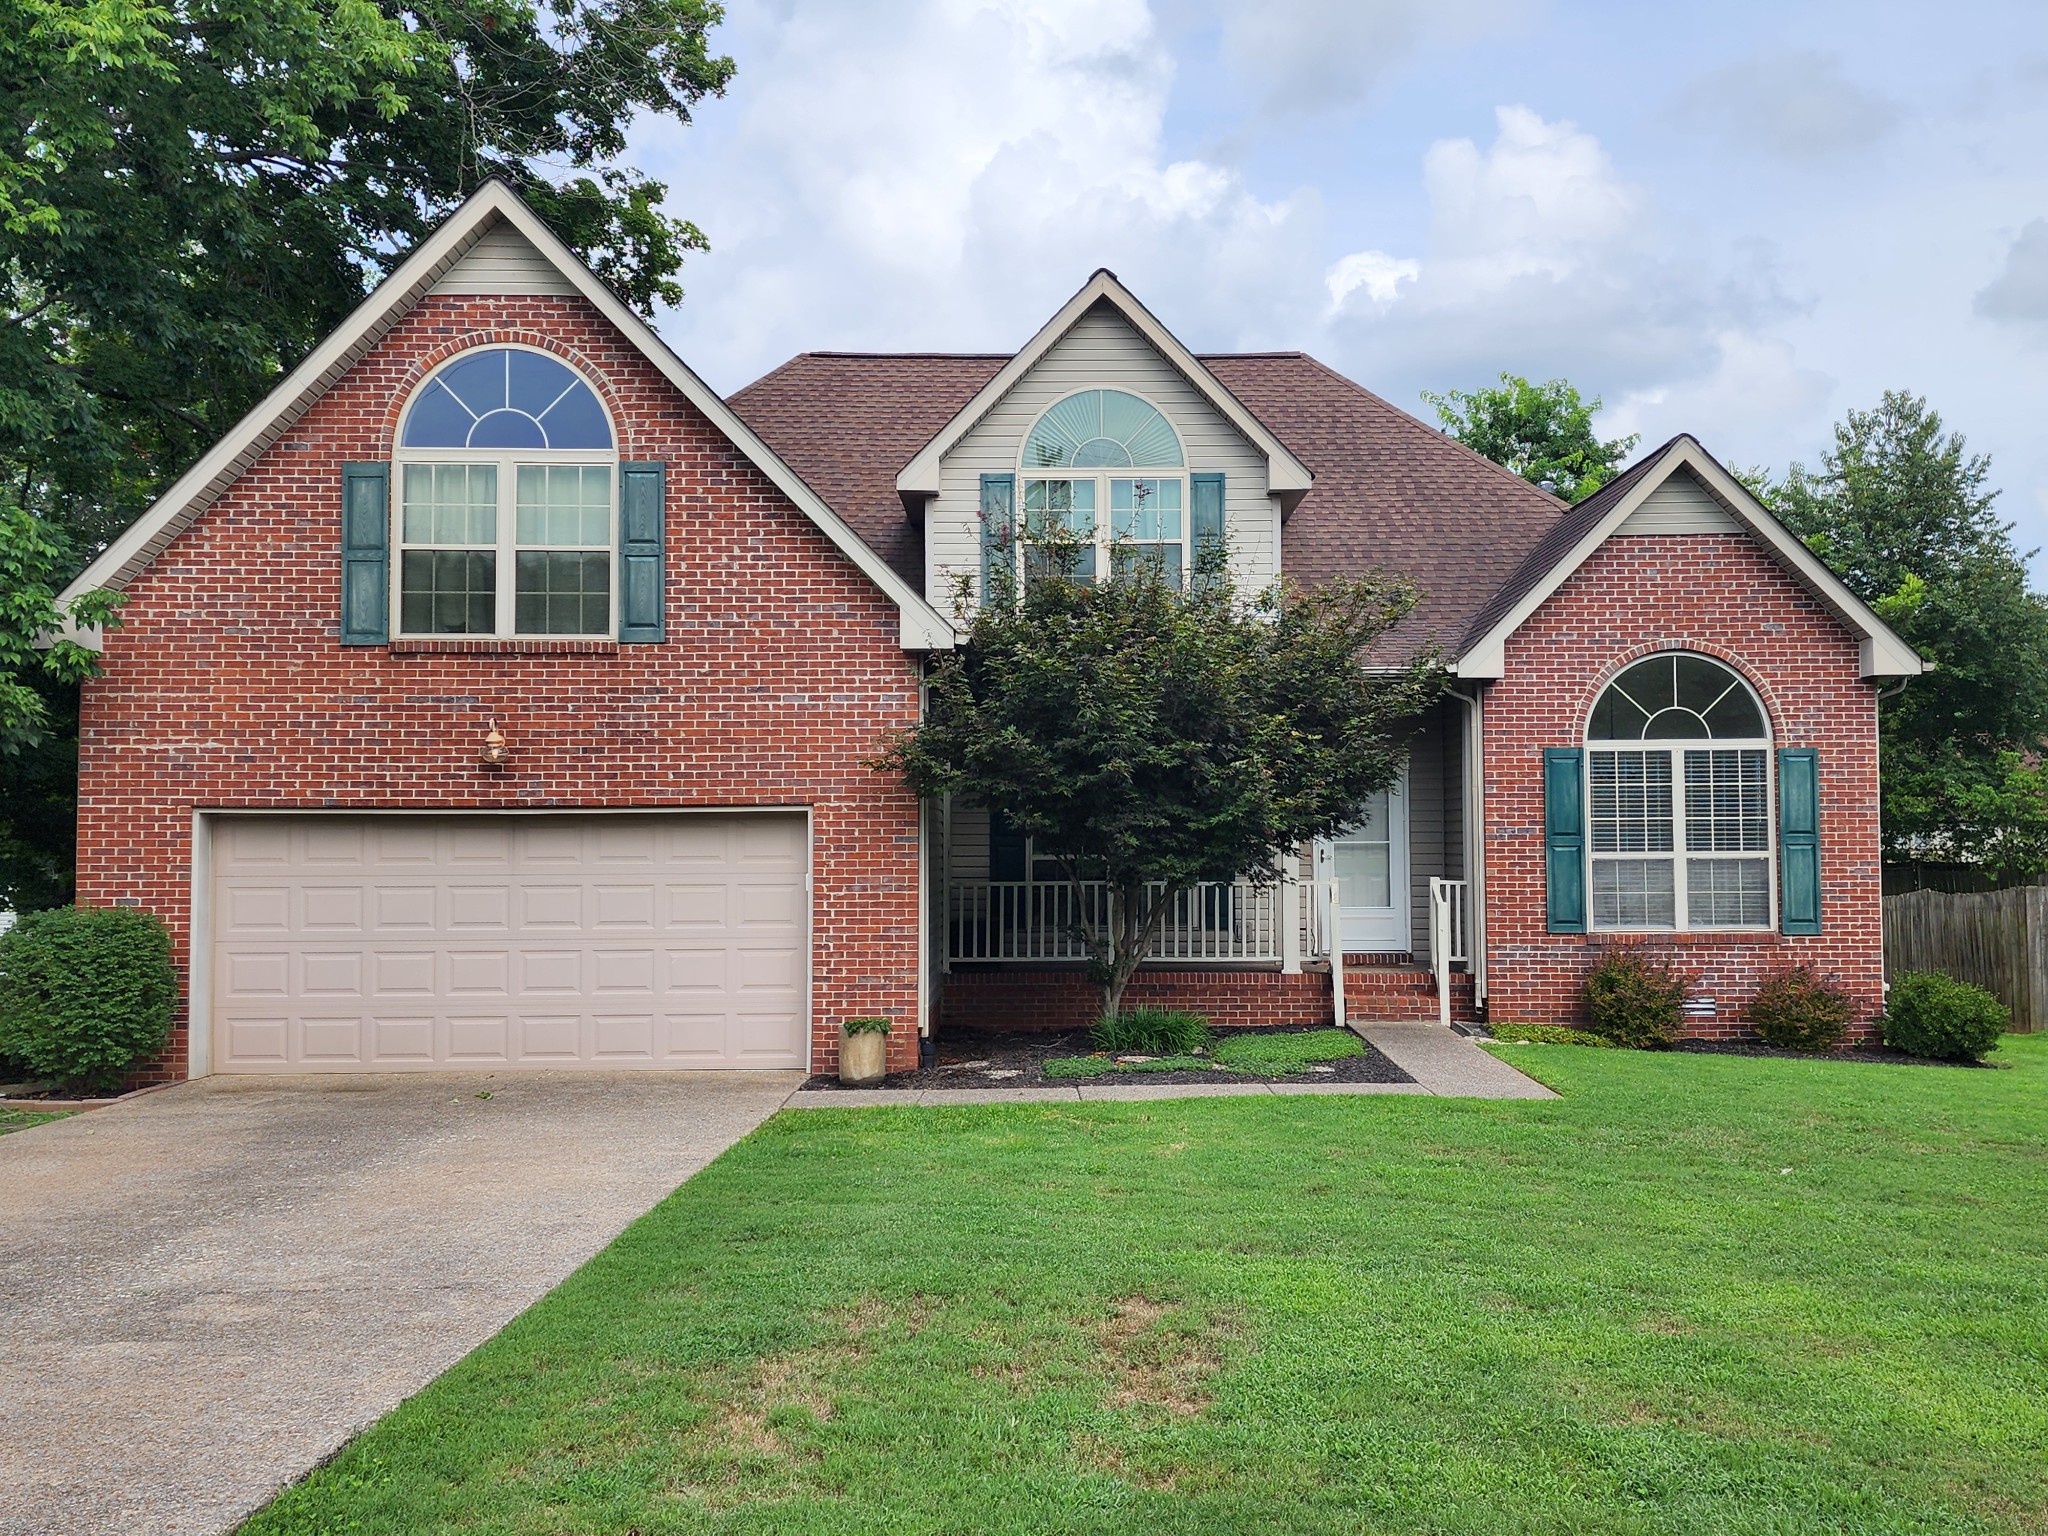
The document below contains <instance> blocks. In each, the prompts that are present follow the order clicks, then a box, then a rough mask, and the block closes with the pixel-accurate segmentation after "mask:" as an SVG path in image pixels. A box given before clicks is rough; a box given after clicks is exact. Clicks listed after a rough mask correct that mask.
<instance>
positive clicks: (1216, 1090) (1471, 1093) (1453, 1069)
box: [789, 1024, 1557, 1109]
mask: <svg viewBox="0 0 2048 1536" xmlns="http://www.w3.org/2000/svg"><path fill="white" fill-rule="evenodd" d="M1355 1027H1356V1028H1357V1030H1358V1032H1359V1034H1361V1035H1363V1036H1364V1037H1365V1038H1366V1040H1367V1041H1369V1042H1370V1043H1371V1044H1372V1045H1374V1046H1375V1047H1377V1048H1378V1049H1379V1051H1380V1053H1381V1054H1382V1055H1384V1056H1385V1057H1386V1058H1387V1059H1388V1060H1389V1061H1391V1062H1393V1064H1394V1065H1395V1066H1397V1067H1399V1068H1400V1069H1401V1070H1402V1071H1403V1072H1406V1073H1407V1074H1408V1075H1409V1076H1410V1077H1412V1078H1414V1079H1415V1081H1414V1082H1412V1083H1156V1084H1153V1083H1144V1082H1128V1081H1126V1082H1118V1083H1079V1084H1075V1085H1073V1086H1066V1085H1062V1086H1060V1087H1057V1088H922V1089H916V1090H910V1089H902V1088H806V1089H802V1090H800V1091H798V1092H796V1093H793V1094H791V1095H790V1096H789V1107H790V1108H791V1109H859V1108H861V1107H863V1106H867V1107H873V1106H878V1105H888V1104H893V1105H895V1106H896V1107H897V1108H898V1109H904V1108H908V1107H910V1106H912V1105H918V1106H920V1107H933V1106H943V1105H947V1104H1046V1103H1069V1104H1075V1103H1082V1104H1085V1103H1088V1102H1090V1101H1093V1100H1110V1101H1117V1102H1128V1101H1131V1100H1140V1099H1220V1098H1235V1097H1239V1096H1241V1095H1245V1094H1253V1095H1257V1094H1278V1095H1282V1096H1286V1095H1294V1094H1314V1095H1317V1096H1322V1095H1330V1094H1368V1093H1410V1094H1417V1093H1419V1094H1434V1095H1436V1096H1437V1097H1439V1098H1455V1099H1554V1098H1556V1097H1557V1095H1556V1094H1554V1093H1552V1092H1551V1091H1550V1090H1549V1089H1548V1088H1546V1087H1544V1086H1543V1085H1542V1084H1541V1083H1539V1082H1537V1081H1536V1080H1535V1079H1534V1078H1531V1077H1525V1076H1523V1075H1522V1074H1521V1073H1520V1072H1517V1071H1516V1070H1515V1069H1514V1068H1513V1067H1511V1066H1509V1065H1508V1064H1507V1063H1506V1062H1504V1061H1502V1060H1501V1059H1500V1058H1499V1057H1498V1056H1495V1055H1493V1054H1492V1053H1490V1052H1488V1051H1485V1050H1482V1049H1480V1047H1479V1046H1477V1045H1475V1044H1474V1043H1473V1042H1472V1041H1471V1040H1470V1039H1469V1038H1468V1037H1466V1036H1464V1035H1460V1034H1457V1033H1455V1032H1453V1031H1451V1030H1448V1029H1445V1028H1443V1027H1442V1026H1441V1025H1438V1024H1359V1025H1357V1026H1355Z"/></svg>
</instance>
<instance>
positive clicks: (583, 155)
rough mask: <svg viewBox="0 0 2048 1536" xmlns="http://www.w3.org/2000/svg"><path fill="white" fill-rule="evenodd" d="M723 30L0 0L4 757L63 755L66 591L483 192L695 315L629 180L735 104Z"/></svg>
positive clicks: (3, 859)
mask: <svg viewBox="0 0 2048 1536" xmlns="http://www.w3.org/2000/svg"><path fill="white" fill-rule="evenodd" d="M721 16H722V11H721V9H720V7H719V6H718V5H717V4H716V3H714V0H261V3H257V4H249V3H245V0H0V101H4V102H5V103H6V106H7V113H6V115H7V120H8V123H9V125H10V126H11V128H12V130H13V131H12V132H11V133H9V134H5V135H0V282H4V284H5V287H6V290H7V307H8V314H7V319H6V322H5V323H4V324H0V535H4V537H5V538H6V540H7V541H8V546H7V550H6V555H7V559H6V565H5V568H4V570H0V582H4V585H0V751H4V752H10V753H14V754H19V753H21V752H24V751H27V752H37V753H43V754H45V757H46V759H47V758H48V754H49V753H50V752H53V751H54V752H55V753H56V754H57V757H59V758H61V756H62V752H63V749H64V744H63V743H62V742H55V743H52V742H49V741H48V740H46V739H44V736H43V734H42V733H46V732H48V731H50V730H53V729H56V728H59V727H60V726H61V724H62V720H63V718H64V713H65V708H66V705H65V701H64V699H63V698H62V697H60V696H52V695H51V693H50V687H49V685H50V684H51V683H52V682H55V683H56V684H58V685H59V686H58V690H57V693H58V695H61V693H62V691H63V687H62V685H63V683H64V679H65V674H66V673H67V671H68V672H69V673H70V675H71V677H72V679H73V680H74V681H75V677H76V674H77V672H78V670H80V662H81V659H82V660H83V661H84V662H86V663H89V661H90V657H89V656H84V657H83V658H81V655H80V654H79V653H75V652H66V651H61V650H60V651H59V652H57V653H54V654H52V653H43V654H42V655H40V656H39V655H38V653H36V652H35V651H34V649H33V643H34V641H35V639H36V636H37V634H38V633H39V631H40V630H42V629H44V628H47V627H48V626H49V624H50V623H51V621H52V619H53V617H54V616H53V614H52V613H51V612H50V610H49V598H50V595H51V593H52V592H54V591H55V590H59V589H61V588H62V586H63V585H64V584H65V582H66V581H68V580H69V579H70V578H71V577H72V576H73V575H75V574H76V573H77V571H78V570H79V569H81V568H82V567H83V566H84V564H85V562H86V561H87V560H88V559H90V558H91V556H92V555H93V554H94V553H95V552H96V551H97V550H98V549H100V548H101V547H103V546H104V545H105V544H106V542H107V541H108V540H109V539H110V538H112V537H113V536H114V535H115V534H116V533H118V532H119V531H120V530H121V529H122V528H124V527H125V526H127V524H128V523H129V522H131V521H132V520H133V519H134V517H135V516H136V514H137V513H138V512H140V510H141V509H142V508H143V507H144V506H146V505H147V504H148V503H149V502H150V501H151V500H152V499H153V498H154V497H155V496H156V495H157V494H158V493H160V492H161V491H162V490H163V489H164V488H165V487H166V486H167V485H168V484H169V483H170V482H171V481H172V480H173V479H175V478H176V477H177V476H178V475H179V474H181V473H182V472H183V471H184V470H185V469H186V468H187V467H188V466H189V465H190V464H191V463H192V462H193V461H194V460H195V459H196V458H197V457H198V456H199V455H200V454H201V453H202V452H204V451H205V449H206V448H207V447H208V446H210V445H211V444H212V443H213V442H214V441H215V440H216V439H217V438H219V437H220V436H221V435H222V434H223V433H224V432H226V430H227V429H228V428H229V427H230V426H231V425H233V423H234V422H235V421H236V420H237V419H239V418H240V417H241V416H242V415H243V414H244V413H245V412H247V411H248V409H249V408H250V407H251V406H253V405H254V404H255V403H256V402H257V401H258V400H260V399H261V398H262V397H263V395H264V394H265V393H266V392H267V391H268V390H269V389H270V388H271V387H272V386H273V385H274V384H275V383H276V382H277V379H278V377H279V376H280V375H281V374H282V373H283V372H284V370H286V369H287V368H289V367H291V366H292V365H293V364H295V363H296V362H297V361H298V360H299V359H300V358H301V357H303V356H304V355H305V354H306V353H307V352H309V351H310V350H311V349H312V348H313V347H314V346H315V345H317V344H318V342H319V341H320V339H321V338H322V337H324V336H325V335H326V334H327V333H329V332H330V331H332V330H333V329H334V328H335V327H336V326H337V325H339V324H340V322H341V321H342V320H343V319H344V318H345V317H346V316H347V315H348V313H349V312H350V311H351V310H352V309H354V308H355V306H356V305H357V304H358V303H360V302H361V301H362V298H363V296H364V294H365V293H366V292H367V291H368V290H369V288H370V287H372V286H373V285H374V284H375V283H376V282H377V281H378V279H380V278H381V277H382V276H383V275H384V274H385V273H387V272H388V271H390V270H391V268H392V267H394V266H395V265H397V263H398V262H399V261H400V260H402V259H403V257H404V256H405V254H406V253H407V252H408V251H409V250H410V249H411V248H412V247H413V246H414V245H416V244H417V243H418V241H419V240H420V239H421V237H422V236H423V235H424V234H425V233H426V232H427V231H428V230H429V229H430V228H431V227H432V226H433V225H434V224H435V223H436V222H437V221H438V220H440V219H441V218H442V217H443V216H444V215H445V214H446V213H447V212H448V211H449V210H451V209H452V208H453V207H454V206H455V205H456V204H457V203H458V202H460V201H461V199H462V198H463V197H465V196H467V195H468V194H469V193H470V192H471V191H473V190H474V189H475V188H476V187H477V186H478V185H479V184H480V183H481V182H483V181H484V180H486V179H488V178H490V177H492V176H501V177H504V178H505V179H507V180H508V181H510V182H511V183H513V184H514V185H515V186H516V187H518V188H519V190H520V192H521V193H522V195H523V196H525V197H526V198H527V199H528V200H529V201H530V202H532V203H533V204H534V206H535V207H536V208H537V209H538V210H539V211H540V213H541V214H542V215H543V216H544V217H545V218H547V220H548V221H549V223H550V224H551V225H552V226H553V227H554V229H555V230H556V231H557V232H558V233H559V234H560V235H561V236H562V237H563V239H564V240H566V241H567V242H568V244H569V245H570V246H571V247H572V248H573V249H575V250H576V251H577V252H579V253H580V254H581V255H582V256H583V257H584V258H585V259H586V260H588V261H589V262H590V263H591V265H592V266H593V267H594V268H595V270H596V271H597V272H598V274H599V275H600V276H602V277H603V278H605V279H606V281H608V282H609V283H610V284H611V285H612V286H613V287H614V288H615V289H617V290H618V291H619V293H620V294H621V295H622V296H623V297H625V298H626V299H627V301H628V302H630V303H632V304H633V305H634V306H636V307H637V308H639V309H641V310H642V311H648V310H650V309H651V308H652V307H653V306H654V305H655V304H656V303H660V302H667V303H674V302H676V301H677V300H679V299H680V297H681V289H680V288H679V286H678V285H677V282H676V274H677V273H678V271H679V270H680V268H681V265H682V262H683V259H684V257H685V255H686V254H687V253H688V252H690V251H692V250H697V249H701V248H702V247H703V245H704V239H703V236H702V235H701V233H699V231H698V230H697V229H696V227H695V226H694V225H692V224H690V223H688V222H687V221H686V220H682V219H678V218H675V217H673V216H671V215H670V214H668V213H666V212H664V211H663V207H662V204H663V199H664V197H665V195H666V189H665V188H664V187H663V186H662V185H661V184H660V183H659V182H656V181H653V180H650V179H648V178H647V177H645V176H644V175H641V174H640V173H639V172H637V171H635V170H633V169H631V168H629V167H623V166H620V165H618V164H617V163H616V161H617V157H618V156H619V155H620V154H621V153H622V152H623V150H624V147H625V136H626V131H627V128H628V127H629V125H630V124H631V123H632V122H633V121H634V120H635V119H636V118H637V117H638V116H639V115H640V114H642V113H656V114H665V115H668V116H670V117H674V118H676V119H679V120H682V121H687V120H688V118H689V115H690V108H691V107H692V105H693V104H695V103H696V102H697V101H699V100H700V99H701V98H702V97H704V96H705V95H707V94H717V93H720V92H722V91H723V90H724V88H725V85H726V82H727V81H728V79H729V78H730V77H731V74H732V70H733V65H732V61H731V60H730V59H726V58H720V57H714V56H713V55H712V54H711V53H710V51H709V49H708V47H707V43H706V38H707V34H708V31H709V29H710V28H711V27H712V26H713V25H715V24H716V23H717V22H718V20H719V19H720V18H721ZM17 541H25V542H21V543H18V542H17ZM22 732H26V734H25V735H24V734H21V733H22ZM52 760H53V759H52ZM0 766H4V767H5V768H6V771H8V772H9V773H12V772H13V771H14V769H15V766H16V765H15V764H13V763H11V762H10V763H5V764H4V765H0ZM46 766H47V762H46ZM12 787H13V786H11V785H10V788H12ZM14 798H15V797H13V796H12V795H10V796H8V797H7V799H6V800H5V801H0V891H20V890H22V889H25V888H27V887H25V886H23V885H22V884H21V883H19V882H18V881H17V880H16V879H15V874H17V873H19V872H20V871H19V870H17V869H16V868H15V867H14V866H15V855H16V853H17V852H18V851H19V850H22V849H24V848H27V849H28V850H29V851H30V853H31V854H33V858H32V859H31V863H34V862H35V861H37V860H40V861H42V862H43V863H44V864H47V861H48V859H49V858H52V857H59V856H61V857H63V858H66V859H68V853H67V852H64V851H63V850H61V849H58V848H56V847H54V846H53V845H51V844H49V842H48V840H47V838H46V837H45V836H44V835H43V833H42V832H39V831H37V830H36V828H42V827H47V825H48V824H49V821H50V818H49V817H48V816H46V815H44V814H42V812H41V811H38V813H37V814H36V815H35V816H33V817H30V818H28V819H27V820H23V819H20V818H19V817H18V816H17V814H16V807H15V804H14V803H13V802H14ZM38 804H39V805H41V802H40V801H39V802H38ZM45 809H46V807H45ZM24 878H27V879H28V880H29V883H30V884H33V883H34V882H35V880H37V879H40V878H41V877H40V876H36V875H34V873H33V871H32V870H31V871H30V872H29V874H28V875H27V876H25V877H24Z"/></svg>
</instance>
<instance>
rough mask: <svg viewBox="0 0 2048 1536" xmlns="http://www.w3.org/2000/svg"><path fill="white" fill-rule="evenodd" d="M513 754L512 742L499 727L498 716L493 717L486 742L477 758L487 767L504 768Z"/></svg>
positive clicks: (485, 737) (485, 738) (486, 735)
mask: <svg viewBox="0 0 2048 1536" xmlns="http://www.w3.org/2000/svg"><path fill="white" fill-rule="evenodd" d="M511 756H512V744H511V743H510V742H509V741H507V740H506V739H505V733H504V732H503V731H501V730H499V729H498V719H497V716H495V715H493V716H492V717H491V728H490V730H489V732H487V733H486V734H485V736H484V744H483V746H482V747H481V748H480V749H479V750H478V752H477V754H476V760H477V761H478V762H479V763H481V764H483V765H484V767H486V768H502V767H504V766H505V764H506V762H507V760H508V759H510V757H511Z"/></svg>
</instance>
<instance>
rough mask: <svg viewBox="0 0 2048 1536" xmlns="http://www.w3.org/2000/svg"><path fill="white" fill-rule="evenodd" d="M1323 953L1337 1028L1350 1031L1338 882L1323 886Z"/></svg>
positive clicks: (1332, 881) (1324, 883) (1328, 882)
mask: <svg viewBox="0 0 2048 1536" xmlns="http://www.w3.org/2000/svg"><path fill="white" fill-rule="evenodd" d="M1321 905H1322V909H1323V910H1322V919H1323V953H1324V954H1326V955H1328V956H1329V957H1330V1004H1331V1007H1332V1008H1334V1009H1335V1011H1336V1017H1337V1027H1338V1028H1339V1029H1349V1028H1350V1027H1351V1021H1350V1017H1349V1015H1348V1013H1347V1012H1346V1010H1345V1007H1344V939H1343V925H1342V924H1341V923H1340V921H1339V920H1338V916H1337V882H1336V881H1335V880H1325V881H1324V882H1323V885H1322V903H1321Z"/></svg>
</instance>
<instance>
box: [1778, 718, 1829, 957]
mask: <svg viewBox="0 0 2048 1536" xmlns="http://www.w3.org/2000/svg"><path fill="white" fill-rule="evenodd" d="M1778 927H1779V928H1780V929H1781V930H1783V931H1784V932H1786V933H1819V932H1820V754H1819V753H1818V752H1816V751H1814V749H1813V748H1812V747H1786V748H1784V749H1783V750H1782V751H1780V752H1779V753H1778Z"/></svg>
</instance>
